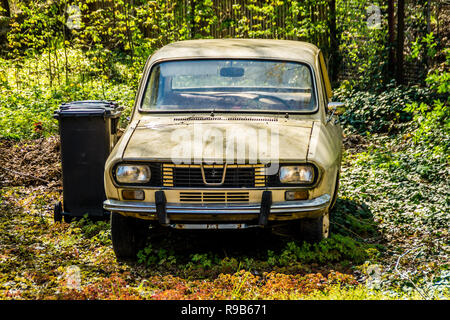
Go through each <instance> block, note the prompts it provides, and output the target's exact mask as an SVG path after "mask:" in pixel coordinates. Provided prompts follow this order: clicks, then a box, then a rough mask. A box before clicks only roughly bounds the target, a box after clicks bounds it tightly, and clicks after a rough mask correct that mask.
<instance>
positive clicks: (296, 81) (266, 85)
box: [141, 59, 316, 112]
mask: <svg viewBox="0 0 450 320" xmlns="http://www.w3.org/2000/svg"><path fill="white" fill-rule="evenodd" d="M314 92H315V91H314V85H313V80H312V73H311V69H310V68H309V67H308V66H307V65H306V64H302V63H296V62H282V61H269V60H231V59H226V60H183V61H168V62H162V63H159V64H157V65H155V66H153V68H152V70H151V75H150V77H149V80H148V83H147V85H146V89H145V94H144V99H143V101H142V104H141V110H143V111H189V110H192V111H201V110H204V111H268V112H270V111H292V112H310V111H313V110H315V107H316V98H315V94H314Z"/></svg>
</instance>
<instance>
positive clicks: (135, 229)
mask: <svg viewBox="0 0 450 320" xmlns="http://www.w3.org/2000/svg"><path fill="white" fill-rule="evenodd" d="M149 227H150V222H149V221H146V220H142V219H136V218H132V217H125V216H123V215H121V214H119V213H116V212H112V213H111V240H112V245H113V250H114V253H115V254H116V257H117V260H121V261H134V260H136V255H137V253H138V251H139V250H140V249H142V248H144V246H145V244H146V240H147V236H148V234H149Z"/></svg>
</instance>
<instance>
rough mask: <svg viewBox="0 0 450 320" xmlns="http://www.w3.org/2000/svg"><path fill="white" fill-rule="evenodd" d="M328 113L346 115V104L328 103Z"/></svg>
mask: <svg viewBox="0 0 450 320" xmlns="http://www.w3.org/2000/svg"><path fill="white" fill-rule="evenodd" d="M328 111H330V112H332V113H333V114H335V115H338V116H339V115H341V114H343V113H344V111H345V104H343V103H342V102H328Z"/></svg>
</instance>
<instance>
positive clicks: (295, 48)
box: [104, 39, 342, 259]
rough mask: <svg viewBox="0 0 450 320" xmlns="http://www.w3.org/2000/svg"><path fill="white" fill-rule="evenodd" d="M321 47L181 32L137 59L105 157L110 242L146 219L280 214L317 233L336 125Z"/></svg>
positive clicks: (249, 221)
mask: <svg viewBox="0 0 450 320" xmlns="http://www.w3.org/2000/svg"><path fill="white" fill-rule="evenodd" d="M331 96H332V92H331V87H330V82H329V80H328V75H327V71H326V67H325V63H324V59H323V56H322V53H321V51H320V50H319V49H318V48H317V47H315V46H314V45H311V44H308V43H304V42H299V41H286V40H248V39H225V40H190V41H181V42H176V43H173V44H170V45H167V46H165V47H163V48H162V49H160V50H158V51H157V52H156V53H155V54H153V55H152V56H151V57H150V58H149V59H148V61H147V64H146V66H145V70H144V74H143V77H142V79H141V83H140V86H139V89H138V92H137V96H136V101H135V105H134V109H133V111H132V115H131V119H130V123H129V125H128V128H127V129H126V131H125V133H124V134H123V136H122V137H121V139H120V140H119V142H118V143H117V144H116V146H115V147H114V149H113V151H112V153H111V154H110V156H109V158H108V160H107V162H106V165H105V189H106V196H107V200H106V201H105V202H104V208H105V209H106V210H108V211H110V212H111V233H112V242H113V248H114V251H115V253H116V255H117V257H118V258H124V259H126V258H133V257H134V256H135V255H136V253H137V250H138V249H139V248H140V247H141V246H142V245H143V242H144V241H145V240H146V237H147V235H148V231H149V229H150V228H149V226H150V225H151V224H152V223H153V225H158V224H159V225H162V226H167V227H172V228H178V229H244V228H250V227H271V226H274V225H277V224H280V223H289V224H291V225H292V226H293V227H295V228H296V230H297V232H298V234H299V235H302V236H303V237H304V238H306V239H307V240H312V241H319V240H321V239H323V238H326V237H328V233H329V212H330V208H331V207H332V206H333V205H334V202H335V200H336V194H337V190H338V182H339V171H340V163H341V155H342V131H341V128H340V125H339V123H338V119H337V117H336V114H337V112H336V109H338V111H339V107H341V106H342V105H341V104H339V103H335V102H330V98H331Z"/></svg>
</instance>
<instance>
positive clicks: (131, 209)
mask: <svg viewBox="0 0 450 320" xmlns="http://www.w3.org/2000/svg"><path fill="white" fill-rule="evenodd" d="M330 199H331V197H330V195H328V194H324V195H322V196H320V197H317V198H314V199H310V200H298V201H283V202H274V203H272V204H271V205H270V213H269V216H274V215H277V214H295V213H317V212H321V211H323V210H324V209H326V208H327V206H328V205H329V202H330ZM103 207H104V209H105V210H108V211H111V212H120V213H131V214H138V215H140V216H146V215H152V214H156V213H157V205H156V204H155V203H152V202H131V201H119V200H106V201H105V202H104V203H103ZM165 212H166V214H167V215H168V216H171V215H177V216H178V215H196V216H200V218H201V216H202V215H204V216H206V215H208V216H211V215H212V216H220V215H227V216H229V217H230V218H231V217H232V216H233V215H239V216H242V215H259V214H260V212H261V204H260V203H248V204H241V203H225V204H224V203H202V204H197V203H195V204H194V203H167V204H165ZM300 216H305V215H301V214H300ZM306 216H309V215H306ZM169 225H170V226H172V227H174V228H180V229H187V228H190V229H222V228H224V229H230V228H231V229H240V228H246V227H250V226H249V225H245V224H235V225H236V226H235V227H232V224H226V223H225V224H221V225H220V224H219V225H217V223H215V224H211V225H209V224H207V225H205V224H192V225H191V224H183V225H177V224H169ZM255 226H258V225H255Z"/></svg>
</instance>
